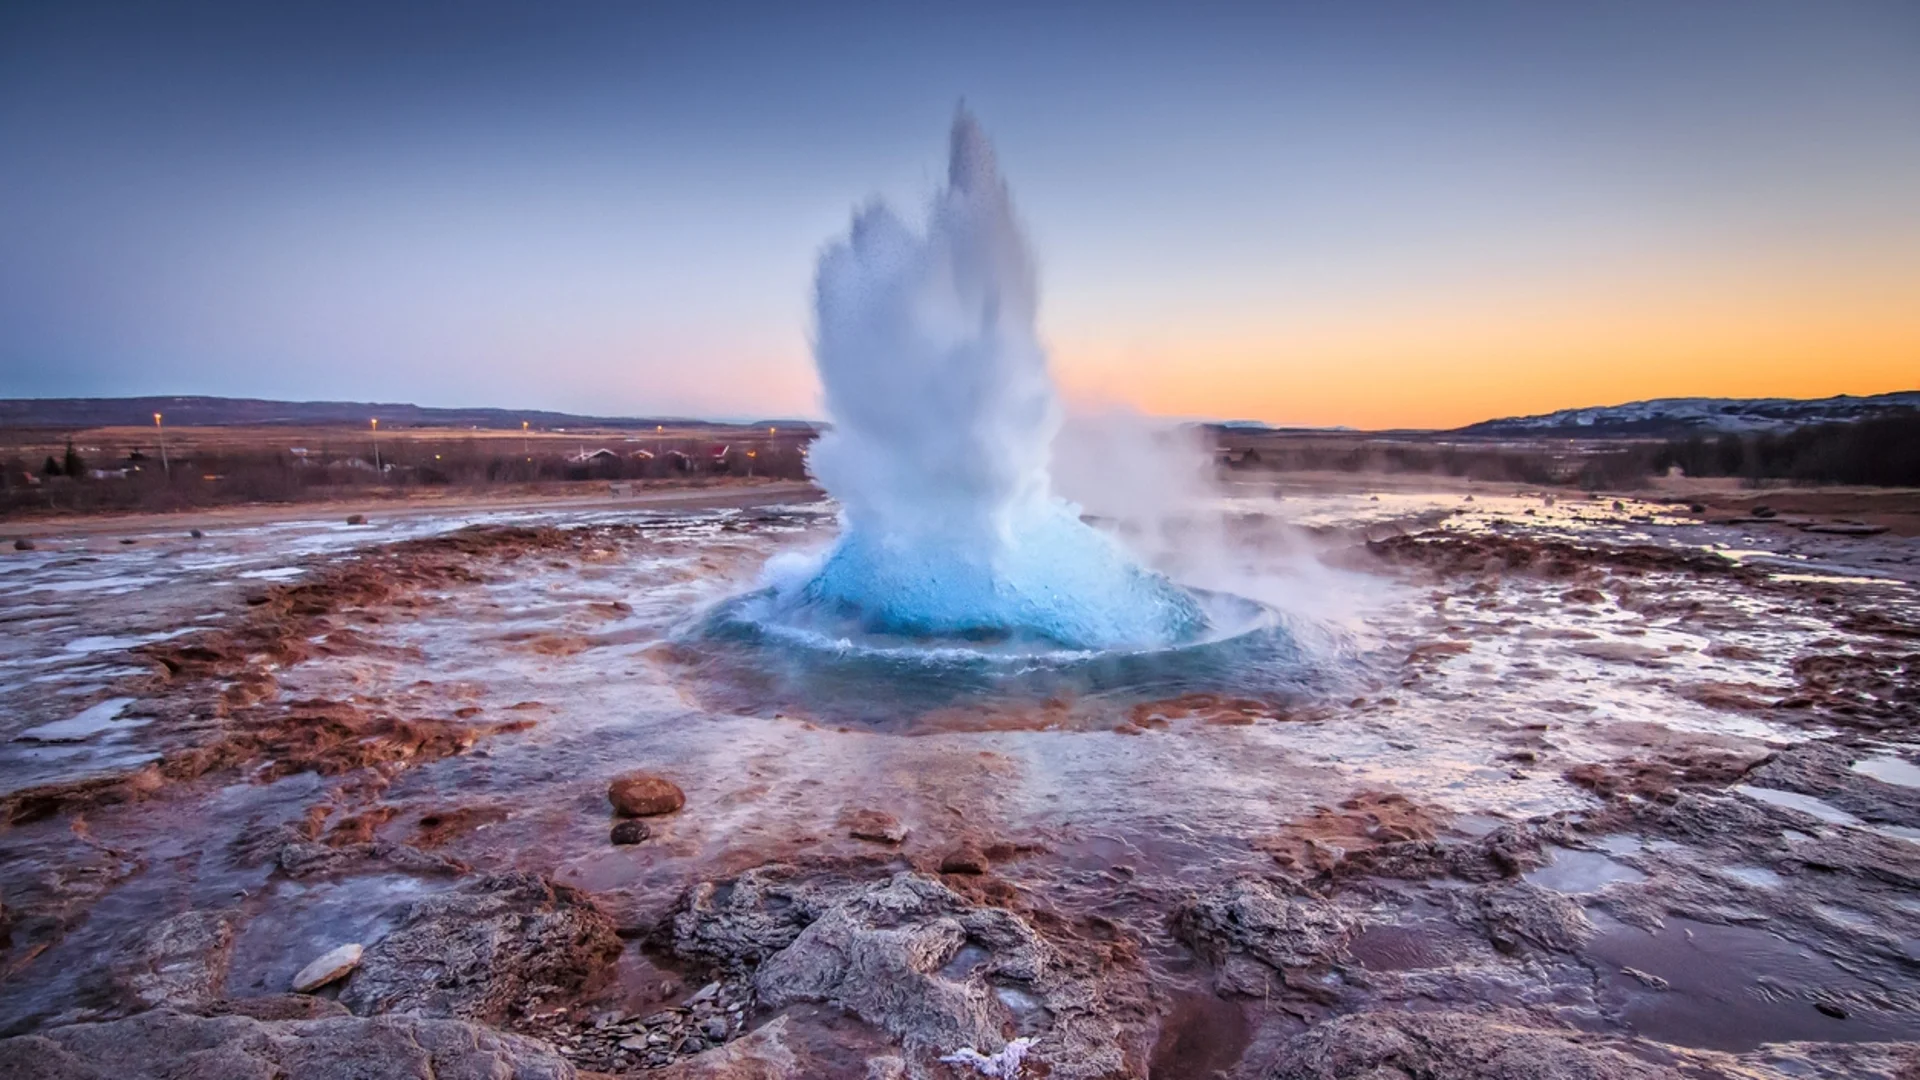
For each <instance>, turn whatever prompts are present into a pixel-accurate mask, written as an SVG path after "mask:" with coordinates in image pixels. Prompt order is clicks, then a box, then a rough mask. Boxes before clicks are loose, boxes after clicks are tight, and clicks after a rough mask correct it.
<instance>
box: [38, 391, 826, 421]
mask: <svg viewBox="0 0 1920 1080" xmlns="http://www.w3.org/2000/svg"><path fill="white" fill-rule="evenodd" d="M154 413H162V414H164V415H165V417H166V422H167V423H168V424H169V425H172V426H177V427H240V426H248V425H256V424H258V425H286V426H297V425H301V424H364V423H366V422H367V421H368V420H371V419H373V418H374V417H378V418H379V419H380V422H381V423H382V424H386V425H390V426H393V427H408V426H421V427H481V428H496V429H500V428H506V429H511V428H518V427H519V426H520V425H521V423H522V422H525V423H528V424H531V425H533V426H534V427H536V428H557V427H604V428H643V427H653V426H654V425H656V424H671V425H673V426H674V427H682V428H684V427H714V428H721V427H739V426H741V425H739V424H726V423H720V422H718V421H711V420H689V419H685V418H681V417H667V416H647V417H636V416H583V415H580V414H576V413H563V412H550V411H546V410H541V409H441V408H431V407H427V406H421V405H408V404H403V403H397V402H371V401H268V400H264V399H260V398H223V397H194V396H185V397H135V398H9V399H4V400H0V427H30V428H88V427H125V426H129V425H145V424H151V423H153V414H154ZM764 423H771V424H777V425H782V426H787V427H793V428H800V427H809V426H811V425H810V424H808V423H807V422H806V421H803V420H769V421H764Z"/></svg>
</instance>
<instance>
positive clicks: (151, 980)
mask: <svg viewBox="0 0 1920 1080" xmlns="http://www.w3.org/2000/svg"><path fill="white" fill-rule="evenodd" d="M238 919H239V912H237V911H188V912H184V913H182V914H179V915H175V916H173V917H171V918H168V919H162V920H161V921H160V922H157V923H155V924H153V925H152V926H151V927H148V928H147V929H146V930H145V931H144V932H142V933H141V934H140V935H139V937H138V938H137V939H136V940H135V941H134V942H133V943H132V945H131V948H130V949H129V952H130V953H131V959H130V960H129V961H127V962H125V963H123V964H122V965H121V967H120V969H119V970H118V971H117V972H116V978H115V981H116V983H117V984H118V985H119V986H120V987H121V988H122V989H123V990H124V991H125V993H126V995H127V996H128V997H129V998H131V999H132V1000H133V1002H134V1003H135V1004H137V1005H139V1006H140V1007H141V1008H147V1009H152V1008H160V1007H167V1008H175V1009H199V1008H201V1007H203V1006H205V1005H208V1004H210V1003H212V1002H214V1001H216V1000H218V999H219V998H220V995H221V991H222V989H223V988H224V987H225V985H226V981H227V959H228V956H229V954H230V953H231V952H232V950H233V928H234V923H235V922H236V921H238Z"/></svg>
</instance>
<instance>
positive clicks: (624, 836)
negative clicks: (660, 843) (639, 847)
mask: <svg viewBox="0 0 1920 1080" xmlns="http://www.w3.org/2000/svg"><path fill="white" fill-rule="evenodd" d="M652 835H653V830H651V829H649V828H647V823H646V822H644V821H635V820H632V819H629V820H626V821H622V822H618V823H616V824H615V825H614V827H613V842H614V843H615V844H616V845H618V846H620V847H626V846H627V845H629V844H638V843H641V842H642V841H644V840H646V838H647V837H649V836H652Z"/></svg>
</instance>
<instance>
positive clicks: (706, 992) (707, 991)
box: [687, 982, 720, 1005]
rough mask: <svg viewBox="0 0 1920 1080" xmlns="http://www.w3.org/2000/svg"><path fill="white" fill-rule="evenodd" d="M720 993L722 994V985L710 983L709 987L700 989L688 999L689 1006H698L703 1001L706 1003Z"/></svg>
mask: <svg viewBox="0 0 1920 1080" xmlns="http://www.w3.org/2000/svg"><path fill="white" fill-rule="evenodd" d="M719 992H720V984H719V983H717V982H710V983H708V984H707V985H705V986H703V987H701V988H700V989H698V990H696V991H694V994H693V996H692V997H690V998H688V999H687V1004H689V1005H697V1004H699V1003H700V1002H702V1001H706V1000H708V999H709V998H712V997H713V996H714V995H715V994H718V993H719Z"/></svg>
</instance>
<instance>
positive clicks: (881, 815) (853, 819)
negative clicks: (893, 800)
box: [840, 809, 907, 844]
mask: <svg viewBox="0 0 1920 1080" xmlns="http://www.w3.org/2000/svg"><path fill="white" fill-rule="evenodd" d="M840 823H841V824H842V825H844V826H846V829H847V835H848V836H851V837H853V838H854V839H855V840H871V841H873V842H874V843H876V844H898V843H900V842H901V841H903V840H905V839H906V838H907V827H906V826H905V825H902V824H900V819H899V818H897V817H894V816H893V815H892V814H889V813H887V812H886V811H885V810H872V809H865V810H850V811H848V812H847V813H845V814H843V815H841V818H840Z"/></svg>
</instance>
